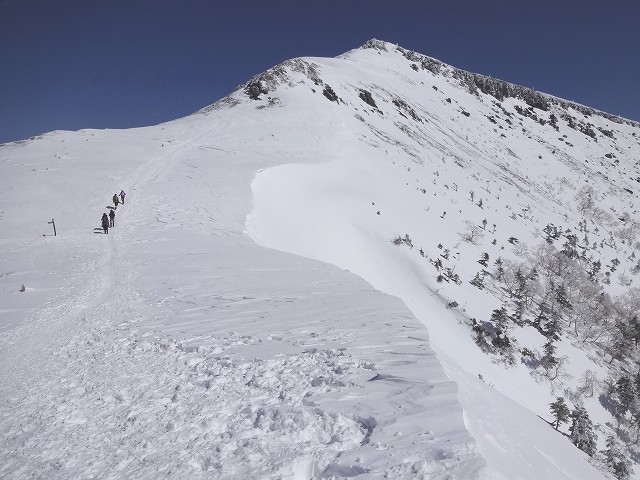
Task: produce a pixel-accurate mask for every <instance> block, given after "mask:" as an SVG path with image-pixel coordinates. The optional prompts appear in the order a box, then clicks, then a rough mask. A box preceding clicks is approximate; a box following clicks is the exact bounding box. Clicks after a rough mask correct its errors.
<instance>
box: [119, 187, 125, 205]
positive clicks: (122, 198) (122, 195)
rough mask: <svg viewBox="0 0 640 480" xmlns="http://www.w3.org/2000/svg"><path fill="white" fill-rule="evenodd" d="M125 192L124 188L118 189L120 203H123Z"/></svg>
mask: <svg viewBox="0 0 640 480" xmlns="http://www.w3.org/2000/svg"><path fill="white" fill-rule="evenodd" d="M125 195H126V194H125V193H124V190H120V203H122V204H123V205H124V196H125Z"/></svg>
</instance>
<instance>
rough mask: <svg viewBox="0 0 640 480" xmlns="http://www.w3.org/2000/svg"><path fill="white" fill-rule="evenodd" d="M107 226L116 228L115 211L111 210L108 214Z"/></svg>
mask: <svg viewBox="0 0 640 480" xmlns="http://www.w3.org/2000/svg"><path fill="white" fill-rule="evenodd" d="M109 226H110V227H115V226H116V211H115V210H111V211H110V212H109Z"/></svg>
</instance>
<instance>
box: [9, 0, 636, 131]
mask: <svg viewBox="0 0 640 480" xmlns="http://www.w3.org/2000/svg"><path fill="white" fill-rule="evenodd" d="M370 38H378V39H381V40H386V41H389V42H393V43H398V44H399V45H400V46H402V47H405V48H407V49H410V50H415V51H417V52H420V53H424V54H426V55H429V56H432V57H436V58H438V59H440V60H442V61H444V62H446V63H449V64H451V65H454V66H456V67H460V68H463V69H466V70H470V71H473V72H477V73H482V74H485V75H491V76H493V77H496V78H501V79H503V80H507V81H510V82H514V83H518V84H521V85H526V86H529V87H533V88H536V89H537V90H540V91H543V92H547V93H551V94H553V95H556V96H559V97H562V98H566V99H570V100H575V101H577V102H580V103H583V104H586V105H589V106H592V107H595V108H598V109H601V110H604V111H607V112H609V113H613V114H617V115H621V116H623V117H626V118H630V119H633V120H640V94H639V91H640V2H638V1H635V0H633V1H629V0H612V1H609V2H605V1H602V0H598V1H595V0H561V1H557V0H554V1H550V0H538V1H521V0H510V1H492V0H485V1H477V0H474V1H467V0H463V1H455V0H451V1H444V0H440V1H433V2H430V1H428V0H422V1H418V0H416V1H404V0H398V1H393V2H391V1H376V0H368V1H361V0H342V1H334V0H323V1H318V2H305V1H304V0H297V1H293V0H292V1H288V0H270V1H264V0H263V1H260V2H258V1H253V0H245V1H231V0H227V1H224V0H0V143H2V142H7V141H10V140H18V139H21V138H26V137H29V136H32V135H36V134H39V133H42V132H46V131H50V130H56V129H68V130H77V129H81V128H105V127H106V128H127V127H133V126H143V125H152V124H156V123H160V122H163V121H167V120H171V119H174V118H178V117H182V116H184V115H187V114H189V113H191V112H193V111H195V110H197V109H199V108H201V107H204V106H205V105H208V104H211V103H213V102H214V101H215V100H217V99H219V98H221V97H223V96H225V95H227V94H228V93H230V92H231V91H233V90H234V89H235V87H236V86H238V85H239V84H241V83H243V82H244V81H246V80H248V79H249V78H250V77H251V76H253V75H255V74H256V73H260V72H262V71H264V70H266V69H267V68H269V67H272V66H274V65H276V64H278V63H280V62H281V61H283V60H286V59H288V58H293V57H299V56H324V57H333V56H336V55H339V54H341V53H344V52H345V51H347V50H351V49H352V48H356V47H358V46H360V45H362V44H363V43H364V42H365V41H366V40H368V39H370Z"/></svg>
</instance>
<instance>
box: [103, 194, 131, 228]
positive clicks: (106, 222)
mask: <svg viewBox="0 0 640 480" xmlns="http://www.w3.org/2000/svg"><path fill="white" fill-rule="evenodd" d="M125 195H126V194H125V193H124V190H120V195H118V194H117V193H114V194H113V208H110V207H109V208H110V211H109V215H107V214H106V213H103V214H102V230H104V233H109V227H115V226H116V209H117V208H118V204H120V203H122V204H123V205H124V197H125Z"/></svg>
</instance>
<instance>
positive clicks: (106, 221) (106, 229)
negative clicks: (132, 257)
mask: <svg viewBox="0 0 640 480" xmlns="http://www.w3.org/2000/svg"><path fill="white" fill-rule="evenodd" d="M102 230H104V233H109V217H107V214H106V213H103V214H102Z"/></svg>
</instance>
